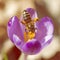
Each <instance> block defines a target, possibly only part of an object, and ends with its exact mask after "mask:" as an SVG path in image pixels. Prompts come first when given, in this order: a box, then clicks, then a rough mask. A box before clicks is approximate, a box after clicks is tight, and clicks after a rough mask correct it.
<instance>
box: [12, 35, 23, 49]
mask: <svg viewBox="0 0 60 60" xmlns="http://www.w3.org/2000/svg"><path fill="white" fill-rule="evenodd" d="M13 42H14V44H15V45H16V47H17V48H18V49H21V48H22V46H23V43H24V42H23V41H22V40H21V39H20V38H19V37H18V36H17V35H15V34H13Z"/></svg>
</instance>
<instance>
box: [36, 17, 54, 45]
mask: <svg viewBox="0 0 60 60" xmlns="http://www.w3.org/2000/svg"><path fill="white" fill-rule="evenodd" d="M36 26H37V29H38V30H37V33H36V39H38V40H40V42H41V43H42V45H43V44H45V43H47V42H48V41H51V39H52V37H53V31H54V27H53V23H52V21H51V19H50V18H49V17H44V18H42V19H41V20H39V21H38V22H37V23H36Z"/></svg>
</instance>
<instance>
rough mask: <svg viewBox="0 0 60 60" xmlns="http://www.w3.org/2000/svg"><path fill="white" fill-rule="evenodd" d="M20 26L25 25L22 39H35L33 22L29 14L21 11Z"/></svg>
mask: <svg viewBox="0 0 60 60" xmlns="http://www.w3.org/2000/svg"><path fill="white" fill-rule="evenodd" d="M21 22H22V24H24V25H25V33H24V38H25V40H26V41H27V40H29V39H32V38H34V37H35V25H34V21H33V20H32V19H31V16H30V14H29V13H28V12H27V11H26V10H24V11H23V20H22V21H21Z"/></svg>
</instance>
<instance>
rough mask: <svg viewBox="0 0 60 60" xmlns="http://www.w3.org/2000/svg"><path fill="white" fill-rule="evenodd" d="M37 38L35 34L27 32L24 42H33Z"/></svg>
mask: <svg viewBox="0 0 60 60" xmlns="http://www.w3.org/2000/svg"><path fill="white" fill-rule="evenodd" d="M34 37H35V33H34V32H25V33H24V40H25V42H26V41H28V40H31V39H33V38H34Z"/></svg>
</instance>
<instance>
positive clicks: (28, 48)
mask: <svg viewBox="0 0 60 60" xmlns="http://www.w3.org/2000/svg"><path fill="white" fill-rule="evenodd" d="M40 50H41V44H40V42H38V41H37V40H36V39H32V40H31V41H28V42H26V43H25V44H24V45H23V47H22V51H23V52H24V53H26V54H30V55H32V54H36V53H38V52H39V51H40Z"/></svg>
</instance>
